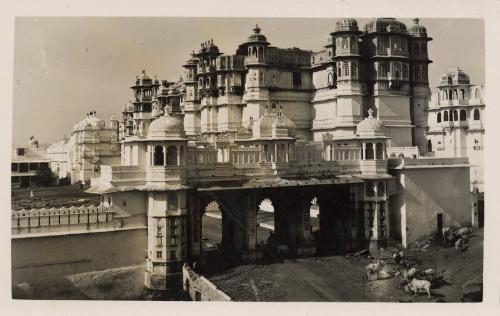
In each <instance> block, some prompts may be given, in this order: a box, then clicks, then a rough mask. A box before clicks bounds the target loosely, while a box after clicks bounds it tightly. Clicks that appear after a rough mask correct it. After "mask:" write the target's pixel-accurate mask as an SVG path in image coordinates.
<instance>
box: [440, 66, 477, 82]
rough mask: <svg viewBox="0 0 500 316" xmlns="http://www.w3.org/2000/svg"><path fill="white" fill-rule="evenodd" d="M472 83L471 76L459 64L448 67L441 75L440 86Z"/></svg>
mask: <svg viewBox="0 0 500 316" xmlns="http://www.w3.org/2000/svg"><path fill="white" fill-rule="evenodd" d="M462 84H463V85H470V77H469V75H467V74H466V73H465V72H464V71H463V70H462V69H460V68H459V67H458V66H456V67H453V68H450V69H448V71H447V72H446V73H444V74H443V75H442V76H441V79H440V82H439V86H452V85H462Z"/></svg>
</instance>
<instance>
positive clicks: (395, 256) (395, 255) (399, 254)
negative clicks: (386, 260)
mask: <svg viewBox="0 0 500 316" xmlns="http://www.w3.org/2000/svg"><path fill="white" fill-rule="evenodd" d="M404 256H405V253H404V252H403V251H398V252H395V253H393V254H392V258H393V259H394V262H395V263H396V264H400V263H401V260H403V257H404Z"/></svg>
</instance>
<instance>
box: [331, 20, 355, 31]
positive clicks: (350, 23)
mask: <svg viewBox="0 0 500 316" xmlns="http://www.w3.org/2000/svg"><path fill="white" fill-rule="evenodd" d="M357 31H358V22H357V21H356V20H355V19H350V18H345V19H341V20H340V21H337V23H335V32H357Z"/></svg>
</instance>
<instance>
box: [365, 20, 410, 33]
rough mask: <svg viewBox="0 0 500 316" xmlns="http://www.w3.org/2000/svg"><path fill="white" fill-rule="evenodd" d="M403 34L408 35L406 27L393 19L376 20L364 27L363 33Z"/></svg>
mask: <svg viewBox="0 0 500 316" xmlns="http://www.w3.org/2000/svg"><path fill="white" fill-rule="evenodd" d="M377 32H381V33H389V32H391V33H403V34H408V30H407V29H406V25H405V24H404V23H403V22H400V21H398V20H396V19H395V18H376V19H373V20H371V21H369V22H368V23H366V25H365V33H377Z"/></svg>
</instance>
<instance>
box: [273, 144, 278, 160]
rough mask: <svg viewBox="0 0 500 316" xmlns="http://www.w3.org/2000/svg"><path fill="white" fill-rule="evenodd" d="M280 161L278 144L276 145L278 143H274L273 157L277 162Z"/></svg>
mask: <svg viewBox="0 0 500 316" xmlns="http://www.w3.org/2000/svg"><path fill="white" fill-rule="evenodd" d="M277 161H278V146H276V144H274V159H273V162H277Z"/></svg>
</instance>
